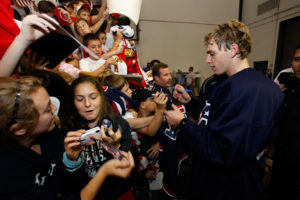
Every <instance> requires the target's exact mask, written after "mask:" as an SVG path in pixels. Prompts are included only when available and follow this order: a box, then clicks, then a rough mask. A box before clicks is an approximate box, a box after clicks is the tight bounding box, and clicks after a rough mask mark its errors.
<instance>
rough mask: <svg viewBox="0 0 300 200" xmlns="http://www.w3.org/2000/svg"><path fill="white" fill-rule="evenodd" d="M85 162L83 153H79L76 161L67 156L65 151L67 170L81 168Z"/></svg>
mask: <svg viewBox="0 0 300 200" xmlns="http://www.w3.org/2000/svg"><path fill="white" fill-rule="evenodd" d="M83 162H84V158H83V154H82V153H81V154H80V155H79V157H78V159H77V160H76V161H72V160H70V159H69V158H68V157H67V154H66V152H64V155H63V163H64V165H65V167H66V170H67V171H68V172H74V171H76V170H77V169H79V168H80V167H81V166H82V165H83Z"/></svg>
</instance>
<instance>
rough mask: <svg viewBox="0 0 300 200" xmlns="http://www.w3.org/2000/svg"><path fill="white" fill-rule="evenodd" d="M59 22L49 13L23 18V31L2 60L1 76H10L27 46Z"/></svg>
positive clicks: (0, 64)
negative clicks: (48, 14)
mask: <svg viewBox="0 0 300 200" xmlns="http://www.w3.org/2000/svg"><path fill="white" fill-rule="evenodd" d="M55 25H58V23H57V22H56V21H55V20H54V19H52V18H50V17H49V16H47V15H44V14H43V15H42V16H38V15H28V16H27V17H25V18H24V19H23V23H22V27H21V32H20V34H19V35H17V37H16V38H15V39H14V41H13V42H12V43H11V45H10V46H9V47H8V49H7V50H6V52H5V54H4V56H3V57H2V59H1V61H0V76H10V75H11V74H12V73H13V71H14V69H15V68H16V66H17V64H18V63H19V60H20V58H21V57H22V55H23V53H24V51H25V50H26V48H27V47H28V46H29V45H30V44H31V43H32V42H34V41H35V40H37V39H39V38H40V37H42V36H43V35H45V34H47V33H50V32H51V31H54V30H55V29H56V28H55Z"/></svg>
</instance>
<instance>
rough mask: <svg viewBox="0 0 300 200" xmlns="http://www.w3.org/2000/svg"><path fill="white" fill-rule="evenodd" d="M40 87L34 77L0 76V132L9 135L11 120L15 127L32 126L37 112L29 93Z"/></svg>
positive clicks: (30, 127)
mask: <svg viewBox="0 0 300 200" xmlns="http://www.w3.org/2000/svg"><path fill="white" fill-rule="evenodd" d="M19 81H20V83H18V82H19ZM18 85H19V86H18ZM40 87H42V86H41V81H40V80H39V79H37V78H34V77H22V78H20V80H17V79H15V78H13V77H0V113H1V114H0V133H2V134H3V133H4V134H6V136H7V135H9V128H10V127H8V126H9V123H10V122H11V121H15V122H16V123H17V124H18V126H17V127H16V129H18V128H21V127H22V128H27V129H30V130H31V129H33V128H34V126H35V125H36V122H37V119H38V118H39V113H38V111H37V109H36V108H35V106H34V103H33V100H32V99H31V97H30V95H31V94H32V93H34V92H36V91H37V89H38V88H40ZM18 90H19V91H20V99H19V107H18V109H17V110H16V111H15V113H14V109H15V106H16V105H15V104H16V100H15V98H16V95H17V92H18ZM12 131H14V130H12Z"/></svg>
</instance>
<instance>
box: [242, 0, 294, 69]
mask: <svg viewBox="0 0 300 200" xmlns="http://www.w3.org/2000/svg"><path fill="white" fill-rule="evenodd" d="M266 1H267V0H244V5H243V21H244V22H245V23H246V24H247V25H248V27H249V28H250V33H251V37H252V52H251V54H250V56H249V63H250V64H251V65H253V62H254V61H262V60H267V61H268V68H269V69H270V70H271V71H273V70H274V63H275V59H276V57H275V56H276V49H277V40H278V31H279V25H280V22H282V21H284V20H287V19H291V18H294V17H296V16H300V0H281V1H280V3H279V6H278V7H277V8H274V9H272V10H270V11H268V12H266V13H263V14H261V15H257V6H258V5H260V4H262V3H264V2H266ZM299 28H300V27H299ZM299 37H300V36H299Z"/></svg>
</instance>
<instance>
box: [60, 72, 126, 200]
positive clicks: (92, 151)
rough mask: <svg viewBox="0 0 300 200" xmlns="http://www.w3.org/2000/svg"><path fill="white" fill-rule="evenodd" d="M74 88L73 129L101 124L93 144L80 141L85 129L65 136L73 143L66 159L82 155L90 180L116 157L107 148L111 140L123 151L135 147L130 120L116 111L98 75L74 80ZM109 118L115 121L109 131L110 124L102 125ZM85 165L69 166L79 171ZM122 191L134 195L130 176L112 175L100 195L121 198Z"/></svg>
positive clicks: (102, 197)
mask: <svg viewBox="0 0 300 200" xmlns="http://www.w3.org/2000/svg"><path fill="white" fill-rule="evenodd" d="M71 89H72V92H73V98H74V100H73V105H74V116H73V117H72V122H74V123H73V124H72V126H71V127H70V129H72V130H78V129H91V128H94V127H97V126H99V127H100V135H101V137H97V136H92V139H93V140H94V141H93V142H92V144H88V145H83V146H81V145H80V141H81V139H80V136H81V135H82V133H83V132H84V131H83V130H79V131H74V132H69V133H68V134H67V137H66V138H65V146H69V147H70V151H69V152H66V159H68V160H73V161H74V160H77V159H78V158H82V162H83V163H82V164H81V165H83V168H84V170H85V172H86V180H89V179H91V178H93V177H94V176H95V174H96V173H97V170H98V169H99V168H100V167H101V166H103V165H105V163H106V162H109V160H110V159H112V158H113V157H112V155H110V153H109V151H107V149H106V148H105V144H107V143H109V144H111V145H113V146H114V147H115V148H117V149H120V150H123V151H129V150H130V149H131V147H132V139H131V135H130V128H129V125H128V123H127V122H126V121H125V120H124V119H122V118H120V117H119V116H118V115H116V113H115V112H114V111H113V109H112V107H111V105H110V104H109V103H108V101H107V99H106V96H105V93H104V90H103V89H102V86H101V85H100V83H99V81H98V80H97V79H95V78H93V77H89V76H83V77H80V78H78V79H76V80H75V81H74V82H73V83H72V85H71ZM105 118H106V119H109V120H110V121H111V122H112V123H111V124H112V126H111V127H109V128H108V129H107V131H105V129H106V128H107V127H106V126H105V125H102V122H103V119H105ZM75 122H76V123H75ZM130 155H131V154H130ZM81 165H78V166H75V167H74V166H67V165H66V166H67V168H68V169H69V170H71V171H76V170H77V169H79V168H81ZM121 195H125V196H126V197H128V196H127V195H129V196H132V195H131V192H130V184H129V182H128V180H121V179H118V178H109V179H107V180H106V182H105V184H104V185H103V187H102V188H101V190H100V192H99V195H98V197H99V198H101V199H117V198H118V197H120V196H121Z"/></svg>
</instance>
